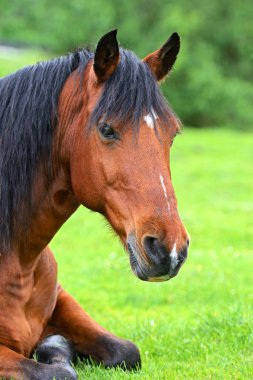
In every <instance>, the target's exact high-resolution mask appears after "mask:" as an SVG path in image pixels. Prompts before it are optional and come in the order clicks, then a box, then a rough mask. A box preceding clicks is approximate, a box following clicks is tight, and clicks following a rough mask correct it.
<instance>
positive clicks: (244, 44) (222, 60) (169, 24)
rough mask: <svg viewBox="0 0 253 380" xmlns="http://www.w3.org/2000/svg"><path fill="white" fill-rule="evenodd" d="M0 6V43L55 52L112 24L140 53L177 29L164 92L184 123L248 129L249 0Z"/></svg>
mask: <svg viewBox="0 0 253 380" xmlns="http://www.w3.org/2000/svg"><path fill="white" fill-rule="evenodd" d="M0 9H1V12H0V41H2V42H3V43H10V44H21V45H23V44H26V45H29V46H30V45H32V46H36V47H43V48H46V49H47V50H49V51H53V52H55V53H57V54H62V53H65V52H67V51H69V50H73V49H74V48H75V47H77V46H85V45H87V44H91V47H94V46H95V44H96V42H97V40H98V39H99V38H100V36H101V35H102V34H104V33H105V32H107V31H109V30H111V29H113V28H118V30H119V40H120V42H121V44H122V46H124V47H126V48H128V49H131V50H134V51H135V52H136V53H137V54H138V55H139V56H140V57H143V56H145V55H146V54H148V53H150V52H151V51H153V50H156V49H157V48H158V47H159V46H160V45H161V44H163V43H164V42H165V41H166V39H167V38H168V37H169V35H170V34H171V33H172V32H174V31H177V32H178V33H179V34H180V36H181V38H182V49H181V52H180V56H179V58H178V62H177V64H176V69H175V70H174V72H173V75H172V77H171V79H170V81H169V83H166V84H165V85H163V89H164V93H165V95H166V96H167V97H168V99H169V101H170V102H171V104H172V106H173V108H174V109H175V111H176V112H177V113H178V114H179V115H180V117H181V118H182V120H183V122H184V123H186V124H187V125H193V126H208V125H229V126H234V127H236V128H241V129H246V128H251V127H252V105H253V83H252V67H253V45H252V41H253V23H252V10H253V8H252V0H243V1H241V2H238V1H237V0H222V1H220V0H212V1H210V2H206V1H203V0H192V1H188V0H170V1H168V0H123V1H118V0H107V1H103V0H94V1H89V2H88V1H84V0H73V1H69V0H68V1H67V0H54V1H53V2H52V1H51V0H22V1H20V0H12V1H11V2H10V1H9V0H0Z"/></svg>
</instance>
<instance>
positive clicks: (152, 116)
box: [144, 110, 158, 129]
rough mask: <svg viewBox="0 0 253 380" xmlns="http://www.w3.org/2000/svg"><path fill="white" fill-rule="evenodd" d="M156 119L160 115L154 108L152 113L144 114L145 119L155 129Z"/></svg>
mask: <svg viewBox="0 0 253 380" xmlns="http://www.w3.org/2000/svg"><path fill="white" fill-rule="evenodd" d="M156 119H158V116H157V114H156V113H155V111H154V110H152V111H151V113H148V114H147V115H146V116H144V121H145V122H146V124H147V126H148V127H149V128H151V129H154V126H155V125H154V120H156Z"/></svg>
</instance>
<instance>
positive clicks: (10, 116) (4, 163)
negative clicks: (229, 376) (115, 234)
mask: <svg viewBox="0 0 253 380" xmlns="http://www.w3.org/2000/svg"><path fill="white" fill-rule="evenodd" d="M91 59H93V53H92V52H90V51H89V50H87V49H83V50H80V51H77V52H75V53H72V54H69V55H68V56H65V57H60V58H57V59H53V60H50V61H47V62H41V63H38V64H36V65H34V66H28V67H26V68H24V69H22V70H19V71H17V72H16V73H14V74H12V75H9V76H7V77H5V78H3V79H1V80H0V148H1V149H0V249H1V252H4V251H8V249H9V248H10V244H11V241H13V240H14V239H15V238H16V237H17V234H18V231H19V233H24V232H25V230H26V228H27V227H28V226H29V221H30V219H31V198H32V197H31V196H32V187H33V181H34V178H35V177H36V172H37V169H38V165H39V163H42V162H43V163H44V165H45V167H46V168H47V171H48V173H46V175H49V171H50V170H49V168H50V156H51V148H52V141H53V135H54V131H55V128H56V127H57V108H58V99H59V95H60V93H61V90H62V88H63V86H64V83H65V81H66V79H67V78H68V76H69V75H70V74H71V73H72V72H73V71H74V70H75V69H76V68H78V72H79V74H80V83H81V78H83V75H82V74H83V72H84V70H85V67H86V65H87V63H88V61H89V60H91ZM147 113H150V114H152V115H155V114H156V115H157V116H158V117H159V118H161V119H163V120H164V122H166V120H168V114H169V113H170V109H169V107H168V105H167V103H166V101H165V100H164V98H163V96H162V95H161V93H160V90H159V88H158V85H157V83H156V81H155V79H154V77H153V75H152V73H151V71H150V70H149V68H148V67H147V66H146V64H145V63H143V62H141V61H140V60H139V59H138V58H137V57H136V56H135V55H134V54H133V53H132V52H130V51H127V50H123V49H120V63H119V65H118V67H117V69H116V70H115V72H114V74H113V75H112V76H111V77H110V78H109V79H108V80H107V81H106V83H105V86H104V90H103V93H102V95H101V97H100V99H98V102H97V105H96V107H95V109H94V112H93V114H92V115H91V118H90V122H89V127H90V128H91V127H92V126H93V125H96V124H97V123H98V122H99V121H103V120H106V121H114V122H115V123H119V124H121V125H125V124H128V125H130V124H131V125H133V126H137V128H138V125H139V121H140V119H141V118H142V117H143V115H144V114H147ZM23 206H24V207H23ZM21 209H22V226H21V228H20V226H16V224H15V220H16V218H17V215H20V212H21Z"/></svg>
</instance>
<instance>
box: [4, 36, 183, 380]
mask: <svg viewBox="0 0 253 380" xmlns="http://www.w3.org/2000/svg"><path fill="white" fill-rule="evenodd" d="M179 46H180V40H179V36H178V35H177V34H176V33H174V34H172V35H171V37H170V38H169V39H168V41H167V42H166V43H165V44H164V45H163V46H162V47H161V48H160V49H158V50H156V51H155V52H154V53H152V54H150V55H148V56H147V57H146V58H145V59H144V60H143V61H140V60H138V58H137V57H136V56H135V55H134V54H133V53H131V52H130V51H127V50H124V49H119V47H118V42H117V39H116V31H112V32H110V33H108V34H106V35H105V36H104V37H102V39H101V40H100V41H99V43H98V45H97V49H96V51H95V53H92V52H90V51H88V50H86V49H83V50H79V51H77V52H75V53H73V54H70V55H68V56H66V57H61V58H58V59H55V60H51V61H48V62H42V63H38V64H37V65H34V66H31V67H27V68H25V69H23V70H20V71H18V72H17V73H14V74H13V75H10V76H8V77H6V78H3V79H2V80H1V81H0V93H1V98H0V115H1V119H0V146H1V151H0V181H1V182H0V186H1V188H0V215H1V218H0V233H1V242H0V250H1V255H0V271H1V274H0V307H1V308H0V377H4V378H5V379H10V378H15V379H18V380H21V379H26V380H38V379H44V380H52V379H53V377H55V378H56V379H65V378H66V379H76V378H77V377H76V374H75V371H74V369H73V368H72V367H71V365H70V362H71V361H73V360H74V359H75V357H76V355H81V356H85V357H91V358H92V359H93V360H94V361H95V362H97V363H102V364H103V365H104V366H106V367H112V366H117V365H120V366H122V367H124V368H126V369H131V368H137V367H139V366H140V364H141V362H140V354H139V351H138V349H137V347H136V346H135V345H134V344H133V343H131V342H129V341H127V340H123V339H121V338H118V337H116V336H115V335H113V334H111V333H110V332H108V331H107V330H105V329H104V328H103V327H101V326H100V325H98V324H97V323H96V322H95V321H94V320H93V319H92V318H91V317H90V316H89V315H87V313H86V312H85V311H84V310H83V309H82V307H81V306H80V305H79V304H78V303H77V302H76V301H75V300H74V299H73V298H72V297H71V296H70V295H69V294H68V293H67V292H66V291H65V290H64V289H63V288H62V287H61V286H60V285H59V284H58V283H57V265H56V262H55V259H54V256H53V254H52V252H51V251H50V249H49V248H48V246H47V245H48V243H49V242H50V240H51V239H52V237H53V236H54V235H55V233H56V232H57V230H58V229H59V228H60V227H61V225H62V224H63V223H64V222H65V221H66V220H67V219H68V218H69V217H70V215H71V214H72V213H73V212H74V211H75V210H76V209H77V207H78V206H79V205H80V204H83V205H84V206H86V207H88V208H89V209H91V210H94V211H97V212H100V213H101V214H103V215H104V216H105V218H106V219H107V220H108V221H109V223H110V224H111V226H112V227H113V229H114V230H115V231H116V233H117V234H118V236H119V237H120V239H121V241H122V243H123V245H124V246H125V247H126V249H127V251H128V253H129V259H130V264H131V268H132V270H133V272H134V273H135V274H136V276H138V277H139V278H140V279H142V280H146V281H164V280H168V279H170V278H171V277H173V276H175V275H176V274H177V272H178V270H179V268H180V267H181V265H182V263H183V262H184V260H185V259H186V256H187V249H188V245H189V239H188V235H187V233H186V230H185V228H184V226H183V225H182V222H181V221H180V218H179V215H178V211H177V201H176V197H175V194H174V190H173V187H172V183H171V175H170V167H169V162H168V157H169V152H170V147H171V145H172V142H173V139H174V137H175V135H176V134H177V133H178V131H179V123H178V122H177V119H176V117H175V116H174V115H173V112H172V111H171V110H170V108H169V106H168V104H167V103H166V101H165V99H164V98H163V96H162V95H161V93H160V90H159V87H158V84H157V81H160V80H161V79H163V78H164V77H165V76H166V75H167V74H168V72H169V71H170V70H171V68H172V66H173V64H174V62H175V60H176V56H177V53H178V51H179ZM34 352H36V353H37V359H38V360H37V361H35V360H32V359H31V357H32V355H33V354H34Z"/></svg>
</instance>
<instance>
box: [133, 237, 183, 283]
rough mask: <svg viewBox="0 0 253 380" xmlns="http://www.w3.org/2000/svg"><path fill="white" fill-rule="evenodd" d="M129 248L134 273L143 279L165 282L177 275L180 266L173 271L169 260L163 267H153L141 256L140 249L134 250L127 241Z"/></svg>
mask: <svg viewBox="0 0 253 380" xmlns="http://www.w3.org/2000/svg"><path fill="white" fill-rule="evenodd" d="M127 250H128V253H129V260H130V266H131V269H132V272H133V273H134V275H135V276H136V277H137V278H139V279H140V280H142V281H148V282H164V281H168V280H170V279H171V278H172V277H175V276H176V274H177V273H178V271H179V269H180V266H181V265H179V267H178V268H175V270H176V273H175V271H173V273H171V269H170V263H169V262H168V265H167V266H162V267H159V266H157V267H153V266H149V265H147V264H146V263H145V262H143V260H142V259H141V257H140V254H139V252H138V251H136V250H134V249H133V247H132V246H131V244H129V243H127Z"/></svg>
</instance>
